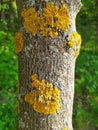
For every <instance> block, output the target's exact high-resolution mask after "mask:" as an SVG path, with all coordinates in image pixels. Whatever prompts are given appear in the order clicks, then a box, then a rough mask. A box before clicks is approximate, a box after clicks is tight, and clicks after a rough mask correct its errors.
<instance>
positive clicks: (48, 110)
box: [25, 74, 60, 114]
mask: <svg viewBox="0 0 98 130" xmlns="http://www.w3.org/2000/svg"><path fill="white" fill-rule="evenodd" d="M32 87H34V88H35V90H34V91H32V92H30V93H28V94H26V95H25V101H26V102H28V103H29V104H31V105H32V107H33V109H34V110H35V111H37V112H39V113H43V114H54V113H56V111H57V110H58V109H59V105H58V104H59V93H60V92H59V90H58V89H57V88H56V87H53V85H52V83H46V81H45V80H44V79H43V80H41V81H39V80H38V78H37V75H36V74H33V75H32Z"/></svg>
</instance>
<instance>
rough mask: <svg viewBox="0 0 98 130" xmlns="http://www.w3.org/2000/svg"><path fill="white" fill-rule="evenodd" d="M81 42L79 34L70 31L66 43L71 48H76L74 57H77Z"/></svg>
mask: <svg viewBox="0 0 98 130" xmlns="http://www.w3.org/2000/svg"><path fill="white" fill-rule="evenodd" d="M81 42H82V39H81V36H80V35H79V34H78V33H77V32H72V33H71V36H70V38H69V40H68V45H69V47H71V48H74V47H75V48H76V52H75V55H76V57H78V55H79V52H80V47H81Z"/></svg>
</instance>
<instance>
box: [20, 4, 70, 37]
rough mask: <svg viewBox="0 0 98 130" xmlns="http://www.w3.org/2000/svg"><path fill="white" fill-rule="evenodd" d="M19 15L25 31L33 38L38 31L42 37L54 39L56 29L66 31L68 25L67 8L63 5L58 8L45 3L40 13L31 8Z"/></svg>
mask: <svg viewBox="0 0 98 130" xmlns="http://www.w3.org/2000/svg"><path fill="white" fill-rule="evenodd" d="M21 15H22V16H23V18H24V23H23V24H24V27H25V29H26V31H27V32H28V33H32V35H33V36H35V35H36V32H37V31H39V32H40V34H41V35H43V36H51V37H52V38H55V37H56V36H57V34H58V33H57V31H58V29H61V30H67V29H68V27H69V25H70V17H69V14H68V8H67V6H66V5H63V6H61V7H60V8H59V7H57V6H55V5H54V3H53V2H49V3H47V4H46V7H45V8H43V11H42V12H40V13H39V12H37V11H36V10H35V8H33V7H31V8H29V9H27V10H24V11H22V13H21Z"/></svg>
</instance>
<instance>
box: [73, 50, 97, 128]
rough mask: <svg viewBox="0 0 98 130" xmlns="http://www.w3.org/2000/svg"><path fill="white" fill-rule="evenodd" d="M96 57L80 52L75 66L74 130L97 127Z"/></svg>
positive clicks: (86, 52) (88, 52) (89, 51)
mask: <svg viewBox="0 0 98 130" xmlns="http://www.w3.org/2000/svg"><path fill="white" fill-rule="evenodd" d="M97 104H98V56H97V54H93V53H92V51H91V50H88V51H87V50H85V49H84V48H83V49H82V50H81V55H80V56H79V58H78V60H77V65H76V85H75V103H74V113H75V115H74V124H75V126H74V127H75V130H80V128H82V129H86V128H87V127H89V126H91V127H98V116H97V115H98V105H97Z"/></svg>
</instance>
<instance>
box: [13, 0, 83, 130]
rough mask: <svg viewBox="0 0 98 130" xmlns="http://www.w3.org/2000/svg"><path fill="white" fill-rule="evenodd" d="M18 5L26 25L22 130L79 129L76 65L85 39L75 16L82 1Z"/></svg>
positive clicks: (19, 38) (35, 0)
mask: <svg viewBox="0 0 98 130" xmlns="http://www.w3.org/2000/svg"><path fill="white" fill-rule="evenodd" d="M17 5H18V14H19V25H20V30H19V32H18V33H17V34H16V43H15V44H16V49H17V53H18V57H19V114H18V115H19V116H18V117H19V119H18V122H19V123H18V128H17V130H73V128H72V109H73V98H74V70H75V60H76V56H77V55H78V53H79V50H80V45H81V43H80V42H81V38H80V35H79V34H78V33H77V32H76V28H75V17H76V14H77V12H78V11H79V9H80V7H81V2H80V0H62V1H61V0H51V2H48V0H25V1H19V0H17ZM67 8H68V9H67ZM21 12H22V13H21ZM32 12H33V13H32ZM36 14H37V15H36ZM65 16H66V18H65ZM66 21H67V22H66ZM65 25H66V26H65ZM37 76H38V77H37ZM36 77H37V78H36ZM43 79H44V80H43ZM35 82H36V83H35ZM37 83H38V84H37ZM49 83H51V85H50V84H49ZM50 86H51V87H50ZM49 87H50V88H49ZM50 89H51V91H50ZM51 92H52V94H50V93H51ZM46 93H48V98H46V97H47V95H46ZM43 97H44V98H43ZM47 104H48V105H49V108H48V107H47V106H48V105H47Z"/></svg>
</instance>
